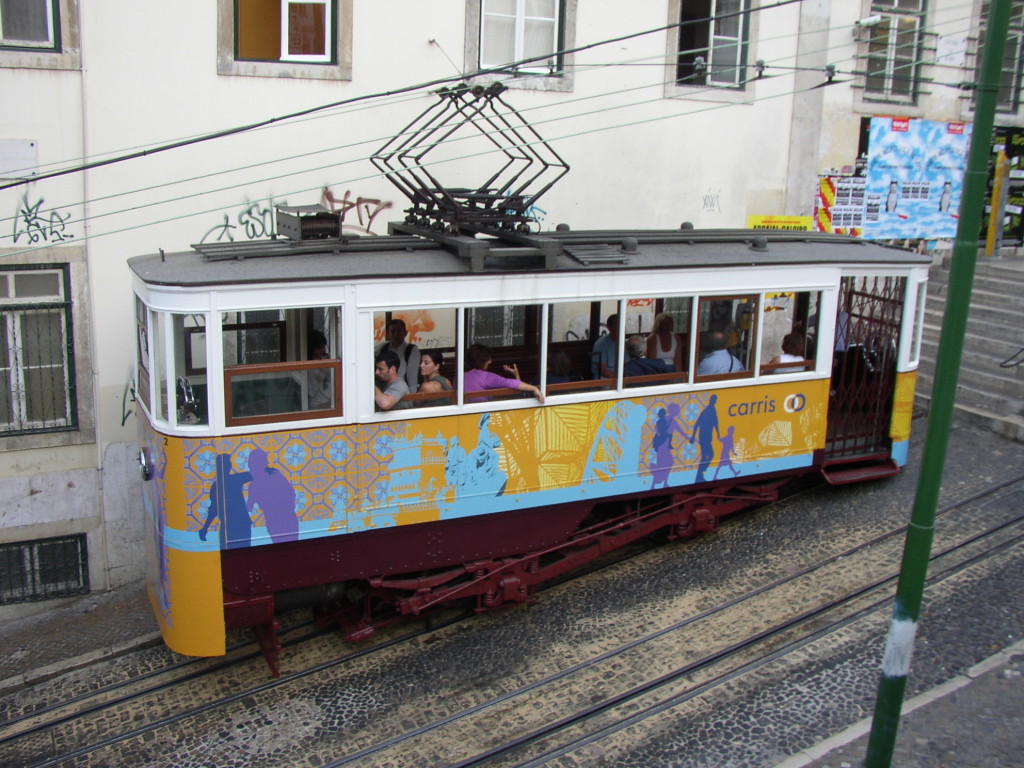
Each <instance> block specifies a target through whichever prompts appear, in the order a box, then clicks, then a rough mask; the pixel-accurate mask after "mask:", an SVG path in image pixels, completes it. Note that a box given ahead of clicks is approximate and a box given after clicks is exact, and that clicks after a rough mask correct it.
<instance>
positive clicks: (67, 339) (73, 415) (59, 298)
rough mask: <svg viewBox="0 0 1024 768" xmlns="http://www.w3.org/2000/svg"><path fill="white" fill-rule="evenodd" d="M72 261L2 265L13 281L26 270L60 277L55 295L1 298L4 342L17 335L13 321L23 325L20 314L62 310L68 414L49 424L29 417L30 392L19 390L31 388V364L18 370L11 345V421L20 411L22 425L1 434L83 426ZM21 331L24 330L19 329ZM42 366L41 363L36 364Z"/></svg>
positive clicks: (19, 422) (65, 405)
mask: <svg viewBox="0 0 1024 768" xmlns="http://www.w3.org/2000/svg"><path fill="white" fill-rule="evenodd" d="M70 267H71V265H70V264H20V265H19V264H12V265H4V266H0V274H3V275H10V276H11V277H10V279H11V281H12V282H13V280H14V278H15V276H16V275H17V274H19V273H26V274H37V273H40V272H50V273H54V274H55V275H56V276H57V277H58V284H59V286H60V288H59V291H58V293H57V294H55V295H46V296H42V297H20V298H19V297H18V296H15V295H13V294H12V295H9V296H6V297H3V298H0V317H2V326H0V330H2V332H3V333H4V339H3V342H2V343H4V344H5V345H7V344H8V342H9V341H10V340H11V339H12V338H13V337H14V335H13V334H14V331H13V325H12V323H17V324H19V326H20V318H23V317H25V316H27V315H28V313H31V312H34V311H39V310H50V311H52V310H59V311H60V324H61V339H62V348H61V353H62V354H61V370H62V373H63V379H64V414H65V415H64V417H63V418H62V419H59V420H57V419H55V420H53V421H54V422H58V421H59V422H63V423H51V424H49V425H46V422H45V420H44V421H43V422H38V424H41V426H40V425H37V422H30V421H29V420H28V417H27V408H28V399H27V396H26V395H24V394H22V395H21V396H19V394H18V392H19V390H20V391H22V392H24V391H25V389H26V388H27V385H26V384H25V383H24V382H25V376H26V369H27V368H30V367H31V366H26V365H25V364H24V363H23V362H22V363H19V364H18V369H17V373H15V360H14V357H15V356H14V355H12V354H11V353H10V349H9V348H8V351H7V358H8V359H7V363H8V366H7V369H6V370H8V371H9V374H8V376H9V378H8V397H9V398H10V404H11V416H12V421H11V422H9V423H10V424H12V425H13V424H15V423H16V422H15V421H14V419H15V416H16V411H17V415H18V422H17V423H18V424H20V426H19V427H18V428H14V429H0V437H14V436H18V435H34V434H45V433H50V432H72V431H76V430H78V428H79V424H78V391H77V389H78V388H77V378H76V370H75V352H74V350H75V341H74V333H75V331H74V316H73V313H72V301H71V269H70ZM32 298H38V299H39V300H37V301H32V300H31V299H32ZM19 333H20V331H19ZM21 349H22V355H19V357H21V358H22V359H23V357H24V346H22V348H21ZM36 367H39V366H36Z"/></svg>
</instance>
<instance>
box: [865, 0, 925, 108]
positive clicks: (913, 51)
mask: <svg viewBox="0 0 1024 768" xmlns="http://www.w3.org/2000/svg"><path fill="white" fill-rule="evenodd" d="M924 2H925V0H874V2H872V3H871V12H872V13H880V14H881V16H882V20H881V21H880V22H879V23H878V24H875V25H873V26H871V27H869V33H868V40H867V66H866V69H867V77H866V79H865V83H864V86H865V97H866V98H868V99H875V100H879V101H890V102H903V103H909V104H913V103H914V102H915V101H916V100H917V81H918V72H919V69H920V61H921V29H922V27H923V26H924V12H925V5H924Z"/></svg>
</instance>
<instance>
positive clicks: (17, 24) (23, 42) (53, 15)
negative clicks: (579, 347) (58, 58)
mask: <svg viewBox="0 0 1024 768" xmlns="http://www.w3.org/2000/svg"><path fill="white" fill-rule="evenodd" d="M59 18H60V13H59V11H58V8H57V3H56V2H55V0H20V1H19V2H11V0H4V2H0V48H29V49H43V50H58V51H59V50H60V24H59V23H57V22H58V19H59Z"/></svg>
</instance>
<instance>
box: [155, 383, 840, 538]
mask: <svg viewBox="0 0 1024 768" xmlns="http://www.w3.org/2000/svg"><path fill="white" fill-rule="evenodd" d="M825 386H826V385H825V384H822V383H821V382H803V383H802V384H801V389H799V390H796V389H794V388H793V386H792V385H770V386H764V387H759V388H757V389H756V390H750V389H727V390H722V391H720V392H706V391H705V392H693V393H687V394H674V395H669V396H665V397H653V398H638V399H636V400H620V401H617V402H600V403H579V404H572V405H565V406H560V407H556V408H544V409H530V410H515V411H499V412H494V413H482V414H481V413H476V414H467V415H462V416H450V417H443V418H438V419H423V420H417V421H409V422H385V423H378V424H366V425H358V426H352V427H347V428H341V429H320V430H305V431H301V432H281V433H271V434H257V435H245V436H239V437H235V438H215V439H197V440H184V441H182V442H183V457H182V459H183V462H184V468H183V469H184V487H185V499H184V504H185V509H186V517H185V519H184V521H183V522H185V530H183V531H177V532H176V535H175V539H176V542H175V544H176V545H177V546H180V547H182V548H185V549H190V550H207V549H218V548H220V549H231V548H237V547H248V546H256V545H261V544H270V543H279V542H281V541H293V540H295V539H296V538H312V537H318V536H329V535H336V534H344V533H354V532H358V531H363V530H368V529H373V528H387V527H392V526H397V525H408V524H412V523H422V522H430V521H435V520H445V519H451V518H457V517H466V516H470V515H478V514H487V513H494V512H501V511H504V510H508V509H515V508H522V507H523V506H544V505H548V504H560V503H565V502H569V501H576V500H578V499H579V498H580V496H581V494H586V495H587V496H588V497H593V496H595V495H596V496H616V495H623V494H635V493H639V492H643V491H649V490H653V489H658V488H672V487H678V486H684V485H689V484H692V483H700V482H705V481H712V480H720V479H731V478H733V477H736V476H739V475H741V474H745V473H746V474H753V473H762V472H770V471H775V470H784V469H791V468H793V467H795V466H806V465H809V464H810V462H811V453H812V452H813V450H814V449H815V447H819V446H820V445H821V443H822V440H823V434H822V430H823V426H822V425H823V424H824V419H823V418H822V417H823V413H821V409H822V407H823V406H822V403H823V402H824V395H825V394H826V393H825V392H824V391H823V390H824V388H825ZM807 389H811V390H812V391H810V392H807ZM753 393H756V395H757V399H756V400H754V401H751V400H750V397H751V394H753Z"/></svg>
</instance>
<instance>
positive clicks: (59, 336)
mask: <svg viewBox="0 0 1024 768" xmlns="http://www.w3.org/2000/svg"><path fill="white" fill-rule="evenodd" d="M70 293H71V289H70V281H69V274H68V269H67V267H66V266H65V267H64V268H62V269H53V268H48V265H47V266H38V267H23V266H20V267H15V268H11V269H2V268H0V320H2V323H0V332H2V333H3V337H4V338H3V341H2V343H0V434H21V433H25V432H48V431H55V430H67V429H74V428H75V427H76V426H77V425H76V404H75V376H74V355H73V350H74V345H73V340H72V333H71V328H72V325H71V300H70Z"/></svg>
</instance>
